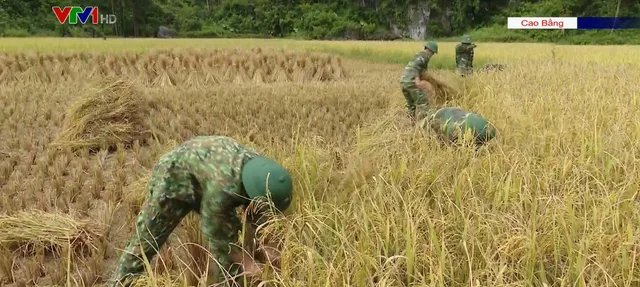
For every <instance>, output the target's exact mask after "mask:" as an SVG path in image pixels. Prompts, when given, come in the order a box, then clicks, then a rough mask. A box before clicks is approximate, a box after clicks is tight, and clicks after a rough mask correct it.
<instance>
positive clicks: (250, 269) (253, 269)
mask: <svg viewBox="0 0 640 287" xmlns="http://www.w3.org/2000/svg"><path fill="white" fill-rule="evenodd" d="M242 269H243V271H244V272H243V273H244V275H247V276H255V275H259V274H260V273H262V268H260V265H258V264H257V263H256V262H255V261H254V260H253V259H252V258H249V257H245V260H244V261H243V262H242Z"/></svg>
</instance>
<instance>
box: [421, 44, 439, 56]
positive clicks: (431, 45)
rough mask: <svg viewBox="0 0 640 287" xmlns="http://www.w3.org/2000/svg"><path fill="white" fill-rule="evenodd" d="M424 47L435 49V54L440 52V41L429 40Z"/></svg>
mask: <svg viewBox="0 0 640 287" xmlns="http://www.w3.org/2000/svg"><path fill="white" fill-rule="evenodd" d="M424 48H425V49H429V50H431V51H433V53H434V54H438V43H436V42H435V41H429V42H427V43H425V44H424Z"/></svg>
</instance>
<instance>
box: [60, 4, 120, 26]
mask: <svg viewBox="0 0 640 287" xmlns="http://www.w3.org/2000/svg"><path fill="white" fill-rule="evenodd" d="M51 9H52V10H53V13H54V14H55V15H56V18H58V22H60V24H64V22H67V19H69V24H72V25H75V24H78V21H80V23H82V24H86V23H87V20H89V16H91V23H92V24H96V25H97V24H115V23H116V15H114V14H98V7H85V8H84V9H83V8H81V7H79V6H66V7H64V9H62V8H60V6H54V7H51ZM98 20H99V21H98Z"/></svg>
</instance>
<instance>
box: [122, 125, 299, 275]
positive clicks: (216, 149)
mask: <svg viewBox="0 0 640 287" xmlns="http://www.w3.org/2000/svg"><path fill="white" fill-rule="evenodd" d="M267 189H268V190H269V192H268V195H267ZM147 191H148V195H147V199H146V201H145V203H144V205H143V207H142V210H141V211H140V214H139V215H138V219H137V222H136V234H134V235H133V238H131V240H130V241H129V244H128V245H127V247H126V249H125V252H124V253H123V254H122V257H121V258H120V262H119V265H118V267H117V270H116V272H115V274H114V278H113V279H112V280H111V282H110V286H121V285H119V284H123V285H124V286H129V284H130V282H131V281H132V280H130V279H133V278H135V277H137V276H138V275H140V274H141V273H142V272H143V271H144V263H143V261H142V253H144V255H145V256H146V258H147V260H149V261H151V259H152V257H153V256H155V255H156V253H157V250H160V247H162V245H163V244H164V243H165V241H166V240H167V238H168V237H169V235H170V234H171V233H172V232H173V230H174V229H175V228H176V227H177V226H178V224H179V223H180V221H181V220H182V218H184V217H185V216H186V215H187V214H188V213H189V212H191V211H195V212H197V213H198V214H199V215H200V222H201V227H202V232H203V235H204V236H205V238H206V239H207V241H208V243H209V246H208V247H209V250H210V252H211V253H212V255H213V256H214V258H215V259H216V260H217V263H218V264H220V267H222V268H224V270H223V271H222V272H217V273H218V274H217V276H216V280H217V282H222V281H225V280H224V278H225V276H224V275H225V273H226V274H228V275H230V276H231V277H235V276H238V275H240V274H241V273H242V271H246V270H244V268H247V267H244V266H243V267H242V268H241V267H240V266H237V265H236V264H234V263H238V262H234V261H235V260H233V258H237V256H238V255H237V254H238V253H231V246H230V244H235V243H236V241H238V232H239V231H240V230H241V228H242V224H241V221H240V219H239V218H238V217H237V215H236V213H235V209H236V207H239V206H242V207H243V208H244V207H246V206H247V205H248V204H249V203H250V201H251V200H260V199H265V198H269V201H264V202H270V203H272V204H273V205H271V206H274V207H275V209H276V210H277V211H280V212H282V211H284V210H285V209H287V208H288V207H289V205H290V203H291V196H292V181H291V176H290V175H289V173H288V172H287V170H285V169H284V168H283V167H281V166H280V165H279V164H278V163H276V162H274V161H272V160H270V159H268V158H266V157H264V156H261V155H260V154H258V153H257V152H256V151H254V150H252V149H250V148H247V147H245V146H243V145H241V144H239V143H237V142H235V141H234V140H233V139H231V138H228V137H223V136H210V137H196V138H193V139H191V140H189V141H187V142H185V143H184V144H182V145H180V146H179V147H178V148H176V149H174V150H173V151H171V152H169V153H167V154H165V155H163V156H162V157H161V158H160V160H159V161H158V163H157V164H156V165H155V167H154V173H153V176H152V178H151V180H150V181H149V184H148V185H147ZM264 218H265V217H264V216H263V217H262V219H261V220H259V221H260V223H262V222H264V221H263V220H265V219H264ZM253 224H254V226H255V225H256V224H258V223H256V222H255V221H254V222H253ZM240 252H241V251H240ZM254 264H255V263H254ZM215 265H217V264H215ZM232 265H233V266H232ZM251 268H255V267H253V266H252V267H251ZM124 281H127V282H126V283H125V282H124ZM116 284H118V285H116Z"/></svg>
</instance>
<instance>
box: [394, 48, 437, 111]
mask: <svg viewBox="0 0 640 287" xmlns="http://www.w3.org/2000/svg"><path fill="white" fill-rule="evenodd" d="M429 44H431V43H427V45H429ZM433 45H435V43H433ZM434 47H435V49H434V50H435V51H433V52H435V53H437V52H438V51H437V50H438V49H437V46H434ZM425 48H426V47H425ZM430 59H431V57H430V56H429V54H428V53H427V52H426V51H421V52H419V53H417V54H416V55H415V56H414V57H413V59H412V60H411V61H410V62H409V63H408V64H407V66H406V67H405V68H404V72H403V73H402V78H400V88H401V89H402V94H403V95H404V98H405V100H406V101H407V113H408V115H409V117H410V118H411V119H415V120H421V119H423V118H424V117H426V114H427V112H428V106H427V105H428V102H427V98H426V96H425V94H424V91H423V90H422V89H421V88H419V87H418V86H417V85H416V82H415V80H416V78H419V77H420V75H422V73H424V72H425V71H426V70H427V68H428V66H429V60H430ZM416 108H417V110H418V115H417V117H416Z"/></svg>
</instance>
